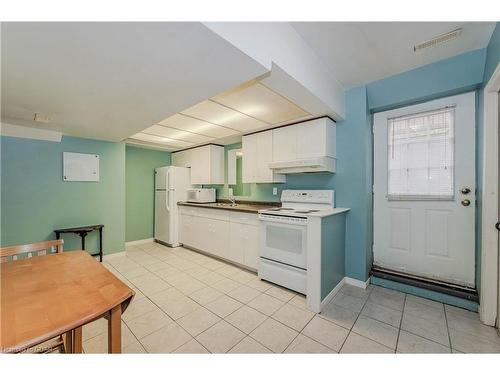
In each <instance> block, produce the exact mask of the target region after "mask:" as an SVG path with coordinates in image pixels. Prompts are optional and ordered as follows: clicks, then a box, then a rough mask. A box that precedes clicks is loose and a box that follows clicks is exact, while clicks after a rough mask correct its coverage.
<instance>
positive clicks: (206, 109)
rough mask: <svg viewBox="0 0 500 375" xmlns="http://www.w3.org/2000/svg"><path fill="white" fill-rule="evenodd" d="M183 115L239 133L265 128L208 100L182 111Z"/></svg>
mask: <svg viewBox="0 0 500 375" xmlns="http://www.w3.org/2000/svg"><path fill="white" fill-rule="evenodd" d="M182 113H183V114H186V115H189V116H192V117H195V118H198V119H200V120H204V121H208V122H211V123H213V124H217V125H222V126H225V127H228V128H231V129H235V130H238V131H240V132H248V131H253V130H257V129H260V128H263V127H265V126H266V125H267V124H266V123H265V122H262V121H259V120H257V119H254V118H252V117H250V116H247V115H245V114H243V113H241V112H238V111H235V110H233V109H230V108H227V107H225V106H223V105H220V104H218V103H215V102H212V101H210V100H205V101H204V102H201V103H199V104H196V105H194V106H192V107H191V108H188V109H186V110H185V111H182Z"/></svg>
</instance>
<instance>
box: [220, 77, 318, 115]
mask: <svg viewBox="0 0 500 375" xmlns="http://www.w3.org/2000/svg"><path fill="white" fill-rule="evenodd" d="M212 100H213V101H215V102H217V103H220V104H223V105H225V106H227V107H229V108H234V109H235V110H237V111H239V112H242V113H244V114H247V115H249V116H251V117H254V118H257V119H259V120H262V121H264V122H267V123H269V124H278V123H281V122H286V121H290V120H294V119H297V118H301V117H305V116H307V115H309V113H307V112H306V111H304V110H303V109H302V108H300V107H298V106H296V105H295V104H293V103H292V102H290V101H289V100H287V99H285V98H284V97H282V96H281V95H279V94H277V93H275V92H274V91H272V90H270V89H268V88H267V87H265V86H264V85H261V84H259V83H255V84H253V85H244V86H240V87H238V88H236V89H234V90H230V91H227V92H225V93H222V94H219V95H217V96H215V97H213V98H212Z"/></svg>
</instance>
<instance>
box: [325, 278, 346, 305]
mask: <svg viewBox="0 0 500 375" xmlns="http://www.w3.org/2000/svg"><path fill="white" fill-rule="evenodd" d="M345 279H346V278H345V277H344V278H343V279H342V280H340V281H339V283H338V284H337V285H336V286H335V288H333V289H332V291H331V292H330V293H328V295H327V296H326V297H325V298H323V300H322V301H321V303H320V311H321V310H323V307H325V306H326V305H327V304H328V303H329V302H330V301H331V300H332V299H333V297H335V295H336V294H337V293H338V292H339V291H340V288H342V287H343V286H344V284H345V283H346V281H345Z"/></svg>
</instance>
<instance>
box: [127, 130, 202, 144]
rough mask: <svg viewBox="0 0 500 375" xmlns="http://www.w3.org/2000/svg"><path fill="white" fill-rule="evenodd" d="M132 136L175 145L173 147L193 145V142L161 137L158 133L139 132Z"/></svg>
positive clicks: (147, 140)
mask: <svg viewBox="0 0 500 375" xmlns="http://www.w3.org/2000/svg"><path fill="white" fill-rule="evenodd" d="M130 138H132V139H138V140H139V141H144V142H151V143H159V144H162V145H167V146H173V147H189V146H192V145H193V143H191V142H185V141H179V140H176V139H171V138H165V137H159V136H157V135H152V134H145V133H137V134H134V135H133V136H132V137H130Z"/></svg>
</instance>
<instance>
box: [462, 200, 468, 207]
mask: <svg viewBox="0 0 500 375" xmlns="http://www.w3.org/2000/svg"><path fill="white" fill-rule="evenodd" d="M462 206H465V207H467V206H470V200H469V199H464V200H463V201H462Z"/></svg>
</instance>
